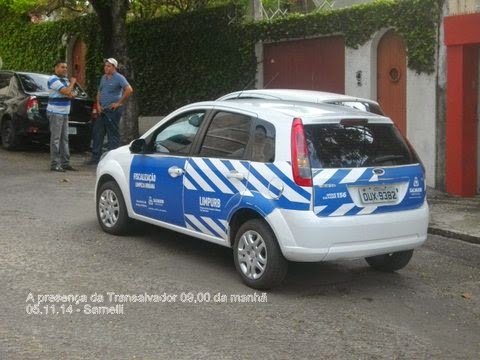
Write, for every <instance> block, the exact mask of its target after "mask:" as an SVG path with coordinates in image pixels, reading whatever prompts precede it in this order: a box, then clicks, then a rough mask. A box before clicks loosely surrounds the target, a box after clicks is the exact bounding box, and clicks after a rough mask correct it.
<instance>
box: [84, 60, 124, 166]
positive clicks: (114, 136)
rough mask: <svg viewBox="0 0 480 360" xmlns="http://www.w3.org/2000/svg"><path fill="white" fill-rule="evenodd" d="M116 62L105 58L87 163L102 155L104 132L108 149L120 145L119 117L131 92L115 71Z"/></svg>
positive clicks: (120, 75) (121, 76) (98, 158)
mask: <svg viewBox="0 0 480 360" xmlns="http://www.w3.org/2000/svg"><path fill="white" fill-rule="evenodd" d="M117 68H118V62H117V60H115V59H114V58H108V59H105V62H104V65H103V70H104V72H105V75H103V76H102V78H101V80H100V87H99V89H98V93H97V111H98V113H99V117H98V118H97V120H96V121H95V123H94V124H93V145H92V158H91V160H90V161H89V162H88V164H92V165H93V164H97V163H98V161H99V160H100V156H101V155H102V145H103V139H104V137H105V133H106V134H107V137H108V150H113V149H116V148H117V147H119V146H120V118H121V117H122V113H123V105H124V104H125V102H126V101H127V99H128V97H129V96H130V95H131V94H132V93H133V89H132V87H131V86H130V84H129V83H128V81H127V79H125V77H124V76H123V75H122V74H120V73H118V72H117Z"/></svg>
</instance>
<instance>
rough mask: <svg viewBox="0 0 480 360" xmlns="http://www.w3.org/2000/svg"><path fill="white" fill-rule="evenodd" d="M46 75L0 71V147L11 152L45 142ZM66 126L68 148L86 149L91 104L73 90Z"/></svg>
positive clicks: (47, 128)
mask: <svg viewBox="0 0 480 360" xmlns="http://www.w3.org/2000/svg"><path fill="white" fill-rule="evenodd" d="M48 78H49V75H45V74H36V73H27V72H19V71H6V70H4V71H0V133H1V138H2V146H3V147H4V148H5V149H8V150H12V149H15V148H16V147H17V146H18V145H20V144H22V143H25V142H26V141H28V140H37V141H40V142H45V143H48V141H49V138H50V130H49V124H48V119H47V116H46V109H47V102H48V94H49V90H48V86H47V81H48ZM75 95H76V97H75V99H73V100H72V107H71V112H70V121H69V124H68V125H69V126H68V131H69V136H70V146H71V147H73V148H74V149H77V150H87V149H88V148H89V147H90V139H91V121H92V119H91V118H92V106H93V101H92V100H91V99H90V98H89V97H88V95H87V94H86V93H85V91H83V90H82V89H81V88H80V87H79V86H76V87H75Z"/></svg>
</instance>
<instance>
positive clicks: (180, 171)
mask: <svg viewBox="0 0 480 360" xmlns="http://www.w3.org/2000/svg"><path fill="white" fill-rule="evenodd" d="M184 173H185V171H184V170H183V169H180V168H179V167H178V166H172V167H170V168H169V169H168V175H170V176H171V177H173V178H176V177H177V176H182V175H183V174H184Z"/></svg>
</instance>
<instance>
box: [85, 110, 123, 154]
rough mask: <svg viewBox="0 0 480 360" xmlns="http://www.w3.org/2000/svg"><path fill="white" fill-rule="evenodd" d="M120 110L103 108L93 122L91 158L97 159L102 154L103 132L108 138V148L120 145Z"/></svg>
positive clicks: (111, 148)
mask: <svg viewBox="0 0 480 360" xmlns="http://www.w3.org/2000/svg"><path fill="white" fill-rule="evenodd" d="M121 117H122V111H121V110H119V109H117V110H104V111H102V113H101V114H100V117H99V118H98V119H97V120H95V122H94V123H93V144H92V160H95V161H99V160H100V156H101V155H102V145H103V139H104V138H105V133H106V134H107V138H108V150H113V149H116V148H118V147H119V146H120V118H121Z"/></svg>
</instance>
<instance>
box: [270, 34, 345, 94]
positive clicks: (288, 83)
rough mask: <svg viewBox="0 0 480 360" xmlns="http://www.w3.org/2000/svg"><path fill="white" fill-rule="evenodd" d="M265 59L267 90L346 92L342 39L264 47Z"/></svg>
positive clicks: (288, 42)
mask: <svg viewBox="0 0 480 360" xmlns="http://www.w3.org/2000/svg"><path fill="white" fill-rule="evenodd" d="M263 55H264V66H263V86H264V88H267V89H273V88H277V89H278V88H284V89H305V90H323V91H332V92H337V93H341V94H343V93H344V91H345V44H344V41H343V37H341V36H332V37H327V38H319V39H310V40H299V41H286V42H280V43H275V44H265V45H264V50H263Z"/></svg>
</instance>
